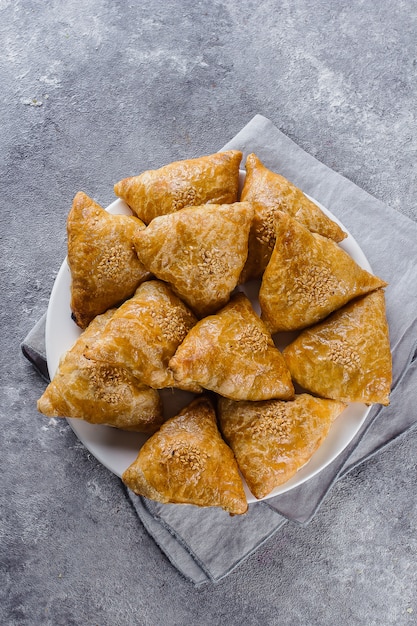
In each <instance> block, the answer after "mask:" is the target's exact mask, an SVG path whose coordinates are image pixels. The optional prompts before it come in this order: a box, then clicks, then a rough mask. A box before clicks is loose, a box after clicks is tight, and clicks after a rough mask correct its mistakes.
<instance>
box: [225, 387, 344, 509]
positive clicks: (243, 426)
mask: <svg viewBox="0 0 417 626" xmlns="http://www.w3.org/2000/svg"><path fill="white" fill-rule="evenodd" d="M345 407H346V405H345V404H344V403H342V402H336V401H334V400H323V399H321V398H313V396H310V395H308V394H305V393H304V394H300V395H297V396H295V398H294V400H290V401H287V402H285V401H282V400H267V401H264V402H233V401H232V400H226V399H225V398H221V399H220V400H219V405H218V414H219V423H220V430H221V431H222V432H223V435H224V437H225V439H226V441H227V442H228V443H229V445H230V447H231V448H232V450H233V452H234V453H235V457H236V460H237V463H238V466H239V469H240V471H241V472H242V474H243V477H244V478H245V480H246V483H247V485H248V487H249V489H250V490H251V492H252V493H253V495H254V496H255V497H256V498H264V497H265V496H267V495H268V494H269V493H271V491H272V490H273V489H274V488H275V487H278V486H279V485H282V484H283V483H285V482H287V480H289V479H290V478H291V477H292V476H294V474H295V473H296V472H297V470H298V469H300V468H301V467H302V466H303V465H305V463H307V462H308V461H309V460H310V459H311V457H312V456H313V454H314V452H315V451H316V450H317V448H318V447H319V446H320V445H321V443H322V442H323V441H324V439H325V437H326V436H327V434H328V432H329V429H330V426H331V425H332V423H333V421H334V420H335V419H336V417H338V415H340V413H341V412H342V411H343V410H344V409H345Z"/></svg>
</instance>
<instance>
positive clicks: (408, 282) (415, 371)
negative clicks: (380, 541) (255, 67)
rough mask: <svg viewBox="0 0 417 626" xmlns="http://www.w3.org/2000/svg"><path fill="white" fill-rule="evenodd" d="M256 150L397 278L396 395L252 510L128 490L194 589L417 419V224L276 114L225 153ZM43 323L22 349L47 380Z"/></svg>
mask: <svg viewBox="0 0 417 626" xmlns="http://www.w3.org/2000/svg"><path fill="white" fill-rule="evenodd" d="M231 148H235V149H240V150H242V151H243V152H244V156H246V155H247V154H249V153H250V152H255V153H256V154H257V155H258V156H259V157H260V159H261V160H262V161H263V162H264V163H265V165H266V166H267V167H269V168H271V169H273V170H275V171H278V172H280V173H281V174H283V175H284V176H286V177H287V178H288V179H289V180H291V181H292V182H293V183H295V184H296V185H297V186H299V187H301V188H302V189H303V190H304V191H305V192H306V193H308V194H309V195H311V196H312V197H314V198H315V199H316V200H318V201H319V202H321V203H322V204H323V205H324V206H326V207H327V208H328V209H330V210H331V211H332V213H333V214H334V215H336V217H338V218H339V219H340V220H341V221H342V223H343V224H344V225H345V227H346V228H347V229H348V230H349V231H350V233H351V234H352V235H353V236H354V237H355V239H356V241H357V242H358V243H359V245H360V247H361V248H362V250H363V251H364V253H365V254H366V256H367V258H368V260H369V262H370V263H371V266H372V268H373V271H374V273H375V274H377V275H378V276H380V277H381V278H383V279H384V280H386V281H387V282H389V287H388V288H387V290H386V300H387V316H388V321H389V324H390V338H391V347H392V351H393V370H394V376H393V391H392V394H391V404H390V406H388V407H381V406H379V405H377V406H375V407H373V409H372V410H371V411H370V413H369V415H368V417H367V419H366V421H365V423H364V424H363V426H362V428H361V430H360V432H359V433H358V434H357V435H356V437H355V438H354V439H353V441H352V442H351V443H350V444H349V446H348V447H347V448H346V449H345V450H344V451H343V452H342V453H341V454H340V455H339V456H338V457H337V458H336V459H335V460H334V461H333V463H331V464H330V465H329V466H328V467H327V468H325V469H324V470H323V471H321V472H320V473H319V474H318V475H316V476H315V477H314V478H312V479H310V480H309V481H308V482H306V483H304V484H302V485H300V486H299V487H296V488H295V489H292V490H291V491H289V492H287V493H284V494H282V495H280V496H276V497H274V498H270V499H268V500H265V501H262V502H258V503H255V504H251V505H250V506H249V511H248V513H247V514H246V515H245V516H237V517H229V516H228V515H227V514H225V513H224V512H223V511H221V510H218V509H199V508H198V507H194V506H191V505H161V504H159V503H157V502H152V501H150V500H146V499H145V498H141V497H138V496H136V495H135V494H133V493H132V492H130V491H129V490H126V491H127V494H128V496H129V497H130V499H131V502H132V504H133V506H134V508H135V510H136V512H137V514H138V517H139V518H140V520H141V522H142V523H143V525H144V526H145V528H146V529H147V531H148V532H149V533H150V535H151V536H152V537H153V538H154V540H155V541H156V543H157V544H158V545H159V546H160V548H161V550H162V551H163V552H164V553H165V554H166V556H167V557H168V559H169V560H170V561H171V563H172V564H173V565H174V566H175V567H176V568H177V569H178V570H179V571H180V572H181V573H182V574H183V575H184V576H185V577H186V578H187V579H188V580H190V581H192V582H193V583H194V585H196V586H199V585H201V584H203V583H206V582H208V581H212V582H216V581H218V580H220V579H222V578H223V577H224V576H226V575H227V574H229V573H230V572H231V571H232V570H233V569H234V568H235V567H236V566H237V565H239V564H240V563H241V562H242V561H243V560H244V559H246V558H247V557H248V556H249V555H250V554H252V553H253V552H254V551H255V550H256V549H257V548H258V547H259V546H260V545H261V544H262V543H263V542H265V541H266V540H267V539H268V538H269V537H271V536H272V535H273V534H274V533H275V532H277V531H278V530H279V528H281V526H282V525H283V524H285V523H286V522H287V521H288V520H291V521H292V522H296V523H299V524H306V523H308V521H309V520H310V519H311V518H312V516H313V515H314V514H315V512H316V511H317V509H318V507H319V506H320V504H321V503H322V501H323V499H324V498H325V496H326V494H327V493H328V491H329V489H330V488H331V486H332V484H333V483H334V482H335V481H336V480H337V479H338V478H339V477H340V476H343V475H344V474H346V473H347V472H348V471H350V470H351V469H352V468H353V467H355V466H357V465H358V464H359V463H361V462H362V461H364V460H365V459H366V458H369V457H370V456H371V455H373V454H375V453H376V452H378V451H379V450H381V449H382V448H383V447H385V446H386V445H388V444H389V443H390V442H392V441H394V440H395V439H396V438H397V437H399V436H401V435H404V433H406V432H407V431H408V430H409V429H410V428H412V427H414V426H415V425H416V423H417V410H416V408H415V403H414V399H413V393H412V390H413V389H415V388H416V384H417V360H416V359H415V356H416V348H417V283H416V280H415V276H416V270H417V253H416V243H417V224H416V223H415V222H413V221H411V220H410V219H408V218H407V217H405V216H403V215H402V214H400V213H398V212H396V211H394V210H392V209H390V208H388V207H386V206H385V205H384V204H383V203H382V202H380V201H379V200H377V199H375V198H373V197H372V196H370V195H369V194H367V193H366V192H365V191H363V190H362V189H360V188H358V187H357V186H356V185H354V184H353V183H352V182H350V181H349V180H347V179H345V178H344V177H342V176H340V175H339V174H337V173H336V172H334V171H332V170H331V169H329V168H328V167H327V166H325V165H323V164H322V163H320V162H319V161H317V160H316V159H315V158H314V157H312V156H311V155H309V154H307V153H306V152H304V150H302V149H301V148H300V147H299V146H297V145H296V144H295V143H294V142H293V141H291V140H290V139H289V138H288V137H286V136H285V135H284V134H283V133H281V132H280V131H279V130H278V129H277V128H276V127H275V126H274V125H273V124H272V122H270V121H269V120H268V119H266V118H265V117H263V116H261V115H256V116H255V117H254V118H253V119H252V120H251V121H250V122H249V123H248V124H247V125H246V126H245V127H244V128H243V129H242V130H241V131H240V132H239V133H238V135H236V137H234V138H233V139H232V140H231V141H230V142H229V143H228V144H226V146H224V148H223V149H231ZM43 333H44V319H41V320H40V321H39V322H38V323H37V325H36V326H35V327H34V329H33V330H32V331H31V332H30V333H29V335H28V336H27V337H26V339H25V340H24V342H23V343H22V350H23V352H24V354H25V356H26V357H27V358H29V359H30V360H31V361H32V363H34V365H35V367H36V368H37V369H38V371H40V373H41V374H42V375H43V376H44V377H45V372H46V370H45V355H44V347H43V346H44V343H43V342H44V337H43Z"/></svg>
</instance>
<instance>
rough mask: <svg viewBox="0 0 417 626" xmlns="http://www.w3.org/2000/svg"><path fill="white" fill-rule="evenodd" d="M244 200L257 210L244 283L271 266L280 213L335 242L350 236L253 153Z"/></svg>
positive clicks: (243, 193) (242, 195) (243, 277)
mask: <svg viewBox="0 0 417 626" xmlns="http://www.w3.org/2000/svg"><path fill="white" fill-rule="evenodd" d="M241 200H245V201H249V202H255V203H256V210H255V217H254V220H253V224H252V228H251V233H250V238H249V254H248V259H247V262H246V265H245V267H244V270H243V273H242V276H241V278H240V282H245V281H246V280H249V279H251V278H258V277H260V276H261V275H262V273H263V271H264V269H265V267H266V266H267V264H268V261H269V258H270V256H271V253H272V250H273V247H274V242H275V230H274V215H275V211H276V210H280V211H284V212H285V213H288V214H289V215H291V216H292V217H294V218H295V219H297V220H298V221H299V222H301V223H302V224H304V226H305V227H306V228H308V229H309V230H310V231H312V232H315V233H319V234H320V235H323V236H324V237H329V238H330V239H333V240H334V241H342V239H345V237H346V236H347V235H346V233H345V232H344V231H343V230H342V229H341V228H340V226H339V225H338V224H336V222H334V221H333V220H331V219H330V218H329V217H328V216H327V215H326V214H325V213H324V212H323V211H322V210H321V209H320V208H319V207H318V206H317V205H316V204H315V203H314V202H312V201H311V200H310V199H309V198H307V196H305V195H304V194H303V192H302V191H301V190H300V189H298V187H296V186H295V185H293V184H292V183H290V182H289V181H288V180H287V179H286V178H284V177H283V176H281V175H280V174H276V173H275V172H272V171H271V170H269V169H268V168H267V167H265V166H264V165H263V163H262V162H261V161H260V159H259V158H258V157H257V156H256V154H253V153H252V154H249V156H248V157H247V159H246V180H245V184H244V186H243V189H242V194H241Z"/></svg>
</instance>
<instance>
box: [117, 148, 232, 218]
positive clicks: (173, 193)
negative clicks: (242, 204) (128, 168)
mask: <svg viewBox="0 0 417 626" xmlns="http://www.w3.org/2000/svg"><path fill="white" fill-rule="evenodd" d="M241 159H242V153H241V152H239V151H238V150H228V151H226V152H216V153H215V154H210V155H209V156H203V157H199V158H196V159H186V160H184V161H175V162H174V163H170V164H169V165H165V166H163V167H161V168H160V169H157V170H147V171H146V172H143V173H142V174H140V175H139V176H133V177H131V178H125V179H124V180H121V181H120V182H119V183H117V184H116V185H115V186H114V192H115V194H116V195H117V196H119V197H120V198H123V200H124V201H125V202H127V204H128V205H129V206H130V208H131V209H132V211H133V212H134V213H135V214H136V215H137V216H138V217H139V218H140V219H141V220H143V221H144V222H145V224H149V222H150V221H151V220H153V219H154V217H156V216H157V215H166V214H167V213H174V212H175V211H178V210H179V209H182V208H184V207H186V206H197V205H200V204H231V203H233V202H236V201H237V193H238V185H239V164H240V161H241Z"/></svg>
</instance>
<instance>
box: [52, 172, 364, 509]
mask: <svg viewBox="0 0 417 626" xmlns="http://www.w3.org/2000/svg"><path fill="white" fill-rule="evenodd" d="M244 175H245V174H244V172H241V176H240V183H241V185H242V183H243V180H244ZM311 200H313V201H314V202H315V203H316V204H317V205H318V206H319V207H320V208H321V209H322V210H323V211H324V212H325V213H326V214H327V215H329V217H331V219H333V220H334V221H335V222H337V223H338V224H339V225H340V226H341V227H342V228H343V229H344V231H345V232H348V231H347V230H346V228H345V227H344V226H343V224H342V223H341V222H340V221H339V220H338V219H337V218H336V217H335V216H334V215H332V213H331V212H330V211H328V210H327V209H326V208H325V207H323V206H322V205H321V204H320V203H319V202H317V201H316V200H314V199H313V198H311ZM107 210H108V211H109V212H110V213H115V214H117V213H122V214H126V215H130V214H131V211H130V209H129V207H128V206H127V204H125V202H123V201H122V200H116V201H115V202H113V203H112V204H111V205H110V206H109V207H108V208H107ZM340 247H341V248H343V249H344V250H346V252H347V253H348V254H350V256H351V257H352V258H353V259H354V260H355V261H356V262H357V263H358V265H360V266H361V267H363V268H364V269H366V270H368V271H369V272H372V269H371V267H370V265H369V263H368V261H367V259H366V257H365V255H364V253H363V252H362V250H361V248H360V247H359V245H358V243H357V242H356V241H355V239H354V238H353V237H352V235H350V234H349V233H348V237H347V238H346V239H344V240H343V241H342V242H341V244H340ZM70 281H71V277H70V271H69V268H68V264H67V260H66V259H65V261H64V262H63V264H62V266H61V268H60V270H59V272H58V275H57V277H56V279H55V283H54V286H53V289H52V292H51V297H50V301H49V306H48V312H47V318H46V355H47V362H48V370H49V374H50V376H51V378H52V377H53V376H54V374H55V372H56V370H57V368H58V364H59V359H60V357H61V355H63V354H64V352H66V351H67V350H68V349H69V348H71V346H72V345H73V344H74V342H75V341H76V339H77V338H78V337H79V335H80V332H81V331H80V329H79V328H78V326H77V325H76V324H75V323H74V322H73V321H72V319H71V309H70ZM242 291H244V292H245V293H246V294H247V295H248V297H249V298H250V299H251V301H252V302H253V304H254V308H255V310H257V311H259V307H258V303H257V299H256V293H257V291H256V284H255V283H254V282H252V283H248V284H247V285H244V286H243V287H242ZM282 336H283V335H282ZM282 336H281V337H282ZM283 345H284V344H283V343H282V341H281V342H280V344H279V348H282V347H283ZM161 395H162V399H163V403H164V409H165V414H166V416H168V417H169V416H172V415H175V413H176V412H177V411H178V410H179V409H180V408H182V407H183V406H184V405H185V404H186V403H187V402H188V401H189V399H190V398H191V397H192V396H191V395H189V394H186V393H184V392H181V391H178V392H177V391H174V392H173V391H171V390H162V392H161ZM369 410H370V408H369V407H367V406H366V405H365V404H361V403H352V404H350V405H349V406H348V407H347V408H346V409H345V410H344V411H343V413H342V414H341V415H340V416H339V417H338V418H337V419H336V421H335V422H334V423H333V425H332V427H331V429H330V432H329V434H328V435H327V437H326V439H325V441H324V442H323V444H322V445H321V446H320V448H319V449H318V450H317V451H316V452H315V454H314V455H313V456H312V458H311V459H310V461H309V462H308V463H307V464H306V465H304V466H303V467H302V468H301V469H300V470H299V471H298V472H297V474H296V475H295V476H293V477H292V478H291V479H290V480H288V481H287V482H286V483H284V484H283V485H281V486H280V487H277V488H276V489H274V490H273V491H272V492H271V493H270V494H268V496H266V498H270V497H272V496H276V495H278V494H281V493H284V492H286V491H289V490H290V489H293V488H294V487H296V486H298V485H300V484H301V483H303V482H305V481H306V480H309V479H310V478H312V477H313V476H315V475H316V474H317V473H318V472H320V471H321V470H322V469H324V468H325V467H326V466H327V465H328V464H329V463H331V462H332V461H333V460H334V459H335V458H336V457H337V456H338V455H339V454H340V453H341V452H342V450H343V449H344V448H345V447H346V446H347V445H348V443H349V442H350V441H351V440H352V439H353V437H354V436H355V435H356V433H357V432H358V430H359V428H360V427H361V425H362V424H363V422H364V420H365V419H366V416H367V414H368V412H369ZM68 422H69V424H70V426H71V428H72V429H73V430H74V432H75V434H76V435H77V437H78V438H79V439H80V441H81V442H82V443H83V444H84V445H85V447H86V448H87V449H88V450H89V451H90V452H91V454H93V455H94V456H95V457H96V459H97V460H98V461H100V463H102V464H103V465H104V466H105V467H107V468H108V469H109V470H110V471H111V472H113V473H114V474H116V475H117V476H119V477H120V476H121V475H122V473H123V472H124V470H125V469H126V468H127V467H128V466H129V465H130V464H131V463H132V462H133V461H134V460H135V458H136V456H137V454H138V451H139V449H140V447H141V446H142V445H143V443H144V442H145V441H146V439H147V436H146V435H142V434H140V433H131V432H125V431H121V430H116V429H114V428H110V427H108V426H99V425H93V424H89V423H88V422H84V421H82V420H79V419H73V418H72V419H68ZM245 491H246V496H247V499H248V502H256V498H255V497H254V496H253V495H252V494H251V493H250V491H249V489H248V488H247V486H246V484H245Z"/></svg>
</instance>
